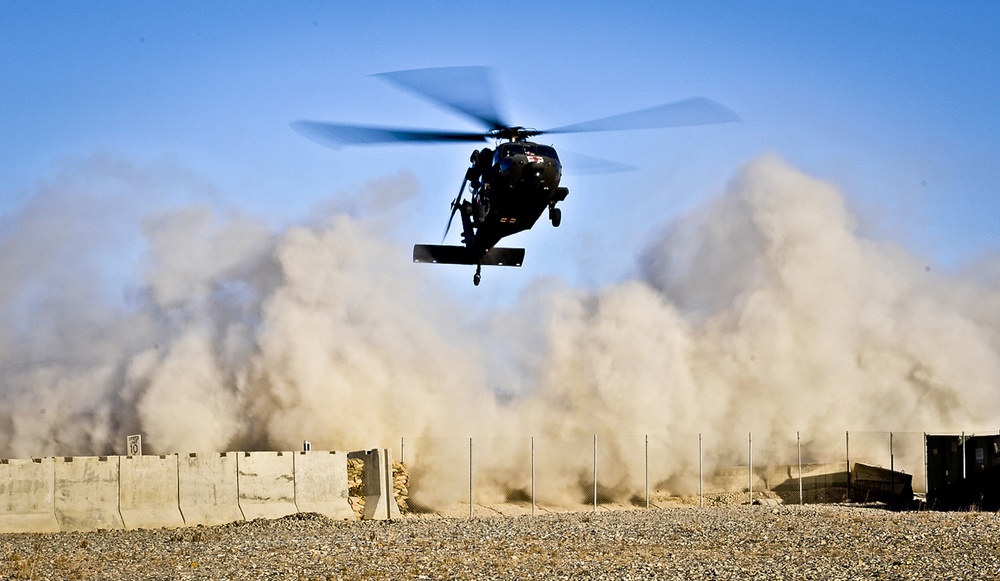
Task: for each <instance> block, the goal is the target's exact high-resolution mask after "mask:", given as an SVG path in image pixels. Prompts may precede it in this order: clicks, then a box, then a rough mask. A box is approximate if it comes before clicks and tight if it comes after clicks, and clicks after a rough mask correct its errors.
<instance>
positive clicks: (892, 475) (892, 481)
mask: <svg viewBox="0 0 1000 581" xmlns="http://www.w3.org/2000/svg"><path fill="white" fill-rule="evenodd" d="M895 496H896V460H895V457H894V456H893V455H892V432H889V510H892V499H893V498H894V497H895Z"/></svg>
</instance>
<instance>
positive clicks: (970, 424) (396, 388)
mask: <svg viewBox="0 0 1000 581" xmlns="http://www.w3.org/2000/svg"><path fill="white" fill-rule="evenodd" d="M172 187H173V188H181V189H183V188H191V187H197V186H193V185H192V184H191V183H190V181H189V180H178V179H176V176H163V175H157V176H150V175H148V173H144V172H141V171H135V170H131V169H127V168H123V167H102V168H97V169H95V168H89V169H87V170H86V171H82V170H81V172H80V175H76V176H74V175H72V173H71V174H70V175H65V176H62V177H61V178H60V179H58V180H53V181H52V183H49V184H46V185H44V186H43V187H40V188H39V189H38V191H37V192H35V193H34V194H33V195H32V196H31V197H30V198H29V199H28V200H27V201H26V202H25V203H24V204H22V205H21V207H19V208H17V209H16V210H15V211H13V212H12V213H11V214H10V215H7V216H4V217H3V218H2V219H0V269H2V271H3V272H4V276H3V277H2V279H0V321H2V325H0V457H29V456H48V455H87V454H114V453H120V452H121V448H122V447H123V446H124V442H125V436H126V435H128V434H133V433H141V434H143V444H144V447H145V451H146V452H147V453H161V454H166V453H174V452H194V451H222V450H253V449H286V450H287V449H298V448H299V446H300V445H301V442H302V440H304V439H308V440H310V441H312V443H313V446H314V449H337V450H354V449H363V448H371V447H375V446H391V447H394V448H397V449H398V446H399V444H400V438H404V437H405V443H406V450H405V454H406V460H407V462H408V463H410V464H411V466H412V467H411V471H412V472H413V473H414V477H415V483H414V484H415V485H414V490H413V494H414V499H415V500H416V501H418V502H419V503H421V504H424V505H428V506H433V505H435V504H438V503H445V502H449V501H453V500H457V499H460V498H461V496H460V494H461V493H460V491H462V490H467V486H468V472H467V470H468V461H469V457H470V453H475V454H476V458H477V464H476V466H477V473H476V479H477V495H479V497H480V498H481V500H483V501H488V500H490V499H492V498H494V497H496V498H500V497H504V496H506V495H509V494H510V493H511V491H512V490H513V491H517V490H520V491H524V490H526V489H527V488H528V486H529V485H530V483H529V478H530V475H529V471H528V468H527V467H526V466H527V464H528V462H529V460H528V454H529V442H530V440H529V438H530V437H533V438H534V440H535V443H536V455H537V460H536V464H537V466H538V467H539V475H538V476H539V478H538V480H539V486H540V490H539V493H540V495H547V498H549V499H566V501H567V502H572V501H579V500H580V499H582V498H585V497H586V495H587V492H586V491H587V489H588V486H589V485H588V484H587V483H588V482H589V481H590V479H591V477H592V466H591V462H592V457H593V454H592V452H593V449H592V447H593V445H594V435H595V434H597V435H598V438H599V441H598V445H599V446H600V450H601V452H600V457H601V487H602V490H601V491H600V492H599V494H604V495H610V496H613V497H618V498H620V497H624V496H627V495H628V494H632V493H635V492H636V491H637V490H640V489H641V486H642V479H643V470H644V466H643V456H642V451H641V447H642V446H643V442H644V440H643V438H644V436H645V435H652V436H653V437H652V440H653V441H655V442H656V443H657V444H656V445H658V446H659V445H662V446H666V447H669V444H668V443H669V442H671V441H675V440H677V439H682V438H686V439H687V440H686V441H690V437H692V436H693V435H696V434H699V433H705V434H710V435H717V436H719V438H720V439H721V438H722V437H723V435H728V434H742V436H740V437H742V438H745V437H746V434H747V433H748V432H753V434H754V438H755V440H756V439H759V440H760V441H762V442H767V443H769V444H770V446H762V450H761V452H759V453H758V452H755V458H757V457H760V458H761V461H767V460H768V459H769V458H768V452H767V451H766V450H768V449H770V450H775V451H777V450H783V452H780V453H779V452H774V454H773V455H774V456H775V457H774V458H770V459H771V460H775V461H780V460H785V461H787V460H788V458H787V456H784V457H778V456H780V454H783V453H786V451H787V447H788V445H790V444H792V445H794V438H795V432H796V431H801V432H802V434H803V435H804V437H806V438H807V439H808V438H809V437H810V434H812V435H815V434H818V433H821V432H834V433H837V432H839V433H841V434H843V431H844V430H849V429H850V430H871V431H888V430H899V431H918V432H919V431H940V430H966V431H973V430H976V429H982V430H986V429H989V430H990V431H992V430H993V429H995V427H996V426H997V425H1000V418H998V417H997V412H996V410H997V409H1000V406H998V404H1000V286H998V279H997V277H995V276H983V277H977V276H971V275H970V276H960V275H956V274H948V273H941V272H939V270H940V269H932V270H928V269H927V268H925V266H926V265H925V264H924V263H923V262H922V261H920V260H919V259H917V258H916V257H914V256H912V255H911V254H909V253H908V252H907V251H906V250H904V249H903V248H900V247H898V246H895V245H893V244H891V243H887V242H881V241H875V240H871V239H867V238H865V237H864V236H862V235H860V234H859V232H858V226H857V224H856V221H855V219H854V217H853V216H852V214H851V212H850V211H849V209H848V206H847V203H846V201H845V198H844V196H843V195H842V194H841V193H840V192H838V190H837V189H836V188H835V187H834V186H833V185H831V184H829V183H826V182H823V181H820V180H817V179H815V178H812V177H810V176H807V175H804V174H803V173H802V172H800V171H798V170H797V169H795V168H793V167H791V166H789V165H788V164H787V163H786V162H784V161H783V160H781V159H780V158H779V157H777V156H774V155H768V156H764V157H762V158H760V159H757V160H755V161H753V162H751V163H750V164H748V165H747V166H746V167H745V168H743V169H742V170H741V171H739V172H738V173H737V175H736V176H735V177H734V178H733V180H732V181H731V183H730V185H729V187H728V188H727V190H726V191H725V192H723V193H721V194H720V196H719V197H717V198H716V199H714V200H713V201H711V202H710V203H708V204H706V205H705V206H704V207H701V208H699V209H697V210H696V211H694V212H692V213H690V214H689V215H686V216H682V217H680V218H677V219H675V220H674V221H672V222H671V223H669V224H667V225H666V226H665V227H664V229H663V231H662V232H661V233H660V234H659V235H658V236H656V237H655V238H654V239H653V240H651V241H650V242H649V245H648V247H647V248H646V250H645V252H644V253H643V255H642V257H641V259H640V261H639V264H638V268H637V271H638V272H639V273H640V274H639V275H637V276H636V277H635V278H634V280H629V281H625V282H622V283H618V284H612V285H608V286H605V287H603V288H601V289H599V290H596V291H595V290H583V289H578V288H573V287H572V286H571V285H568V284H566V283H564V282H561V281H559V280H558V279H544V280H538V281H534V282H532V283H530V284H529V285H528V286H527V287H526V288H525V290H524V291H523V294H522V296H521V297H519V299H518V300H517V302H516V304H514V305H512V306H510V307H504V308H498V309H495V310H484V309H480V308H478V307H476V306H474V305H468V304H463V303H461V302H460V301H459V300H458V299H456V298H454V297H453V296H451V295H450V294H449V292H448V289H446V288H442V287H441V286H440V283H439V282H436V279H435V277H434V269H432V268H428V267H426V266H423V265H417V266H414V265H412V264H410V263H409V260H408V258H409V243H408V242H406V241H400V240H395V239H393V237H392V236H391V235H390V234H387V233H386V232H387V227H386V222H385V221H384V220H383V218H384V216H382V215H381V214H380V212H386V211H390V212H391V211H392V210H391V209H389V210H385V209H384V206H386V205H388V206H394V205H398V204H401V203H404V201H405V200H406V199H407V198H408V196H410V195H412V193H413V192H414V191H415V190H416V189H417V186H416V184H415V183H414V179H413V178H412V176H409V175H407V174H399V175H396V176H391V177H388V178H385V179H383V180H380V181H377V182H373V183H371V184H368V185H366V186H364V187H362V188H360V190H361V191H359V192H357V193H355V194H352V195H348V196H346V197H345V199H346V200H348V201H347V203H340V204H330V205H329V206H328V207H326V208H325V209H324V210H323V211H321V212H317V216H316V217H315V218H314V220H313V222H311V223H309V224H301V225H295V226H292V227H288V228H285V229H282V230H279V231H275V230H274V229H273V228H269V227H267V226H266V225H265V224H264V223H263V222H261V221H259V220H256V219H254V218H252V217H248V216H244V215H240V214H238V213H228V214H227V213H222V212H220V211H218V210H217V209H213V208H212V207H211V206H207V205H198V204H182V205H179V206H175V207H168V208H146V207H139V206H135V205H131V206H130V205H129V204H121V205H117V206H112V207H116V208H118V209H117V210H114V211H108V209H107V208H108V207H109V204H108V196H109V195H111V196H112V197H113V198H115V196H116V195H117V194H115V195H112V194H108V192H109V191H111V192H119V193H121V197H122V198H123V199H124V197H125V196H129V198H130V199H132V198H133V197H134V196H136V195H143V194H145V193H147V192H148V191H149V190H150V189H151V188H156V189H158V190H162V189H168V190H169V189H170V188H172ZM115 199H117V198H115ZM371 199H378V200H381V201H382V202H384V203H380V204H379V205H378V206H379V207H380V208H383V209H378V208H375V207H371V204H366V203H365V201H366V200H371ZM122 224H141V231H140V232H139V233H138V234H139V236H138V238H139V239H141V241H142V242H141V244H139V245H136V244H135V243H132V246H128V242H126V241H127V240H130V239H131V238H130V237H131V236H132V235H133V234H136V233H134V232H130V231H129V227H123V226H122ZM123 244H125V245H126V246H125V247H126V248H131V249H132V250H131V251H123V250H122V248H123V246H122V245H123ZM129 252H131V254H129ZM131 255H134V256H135V259H134V260H133V261H130V260H129V259H127V258H122V257H123V256H126V257H127V256H131ZM986 263H989V264H986ZM107 264H116V266H115V267H114V268H113V269H111V270H112V271H114V272H113V273H111V274H109V273H108V267H107ZM990 265H992V266H990ZM123 270H124V271H127V272H126V273H125V275H122V272H121V271H123ZM981 272H987V273H988V272H993V273H995V272H997V267H996V265H995V264H994V263H993V262H992V261H984V264H983V268H982V269H981ZM122 279H125V280H127V281H128V282H127V283H124V284H123V283H121V282H120V281H121V280H122ZM121 287H124V288H125V291H124V292H121V291H120V290H113V289H120V288H121ZM109 297H111V298H109ZM470 437H471V438H474V442H473V443H474V447H475V448H474V450H470V447H469V438H470ZM737 441H738V440H737ZM812 444H813V445H812V447H811V448H810V450H812V452H811V453H812V454H815V455H817V456H818V457H822V456H823V454H826V453H827V451H826V450H824V447H825V446H827V444H824V443H822V442H818V441H817V442H815V443H812ZM835 444H836V442H832V443H831V444H829V446H833V445H835ZM664 449H666V448H664ZM689 449H690V448H689ZM637 450H638V453H637ZM726 450H728V451H726ZM740 453H741V452H740V450H739V444H736V445H733V446H731V447H730V448H727V449H721V448H720V449H716V450H715V451H714V453H712V454H711V455H710V456H708V457H706V458H705V461H706V463H707V465H708V467H709V468H711V467H712V466H715V465H725V464H726V463H727V462H733V461H737V460H738V458H739V455H740ZM756 454H759V456H756ZM695 462H697V458H696V457H695V458H693V457H692V455H691V454H690V453H689V452H684V453H678V454H677V456H676V457H675V458H674V459H673V460H672V461H671V462H670V463H669V464H664V465H662V466H658V467H657V473H656V479H657V481H660V482H664V483H667V484H668V485H669V486H672V487H674V488H676V489H677V491H680V492H685V491H689V490H684V489H685V488H690V485H691V483H690V474H691V472H692V463H695ZM694 471H695V475H696V472H697V466H694ZM456 495H458V496H456Z"/></svg>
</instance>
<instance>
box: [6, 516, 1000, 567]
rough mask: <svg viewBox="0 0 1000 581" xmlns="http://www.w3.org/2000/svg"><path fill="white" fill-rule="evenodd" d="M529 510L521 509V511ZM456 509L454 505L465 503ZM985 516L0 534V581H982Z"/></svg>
mask: <svg viewBox="0 0 1000 581" xmlns="http://www.w3.org/2000/svg"><path fill="white" fill-rule="evenodd" d="M529 508H530V507H529ZM467 510H468V507H466V511H467ZM998 576H1000V516H998V515H997V514H995V513H939V512H890V511H886V510H881V509H873V508H858V507H844V506H808V505H807V506H805V507H799V506H721V507H709V508H697V507H680V508H666V509H664V508H651V509H649V510H644V509H631V510H615V511H606V510H603V509H602V510H599V511H598V512H596V513H594V512H572V513H546V512H544V511H538V513H537V514H536V516H530V515H522V516H492V517H475V518H472V519H469V518H455V517H441V516H428V515H424V516H410V517H407V518H404V519H402V520H397V521H393V522H377V521H360V522H359V521H353V522H348V521H332V520H329V519H327V518H325V517H322V516H319V515H315V514H299V515H293V516H290V517H286V518H283V519H279V520H273V521H265V520H256V521H251V522H241V523H233V524H229V525H225V526H218V527H196V528H185V529H159V530H137V531H98V532H88V533H60V534H7V535H0V579H4V580H6V579H109V580H116V579H121V580H126V579H127V580H134V579H294V580H300V579H301V580H313V579H321V580H326V579H750V578H761V579H876V578H877V579H992V578H997V577H998Z"/></svg>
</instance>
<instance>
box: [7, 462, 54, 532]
mask: <svg viewBox="0 0 1000 581" xmlns="http://www.w3.org/2000/svg"><path fill="white" fill-rule="evenodd" d="M54 497H55V463H54V461H53V460H52V458H36V459H33V460H3V461H0V533H53V532H58V531H59V521H58V520H56V514H55V508H54V504H53V503H54Z"/></svg>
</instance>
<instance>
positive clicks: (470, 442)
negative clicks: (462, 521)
mask: <svg viewBox="0 0 1000 581" xmlns="http://www.w3.org/2000/svg"><path fill="white" fill-rule="evenodd" d="M469 518H472V438H469Z"/></svg>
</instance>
